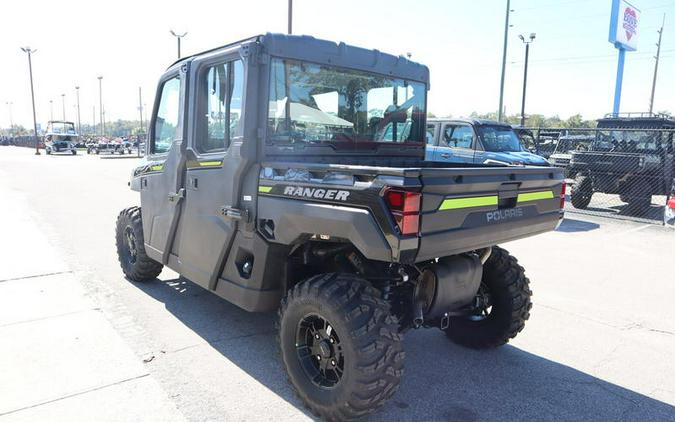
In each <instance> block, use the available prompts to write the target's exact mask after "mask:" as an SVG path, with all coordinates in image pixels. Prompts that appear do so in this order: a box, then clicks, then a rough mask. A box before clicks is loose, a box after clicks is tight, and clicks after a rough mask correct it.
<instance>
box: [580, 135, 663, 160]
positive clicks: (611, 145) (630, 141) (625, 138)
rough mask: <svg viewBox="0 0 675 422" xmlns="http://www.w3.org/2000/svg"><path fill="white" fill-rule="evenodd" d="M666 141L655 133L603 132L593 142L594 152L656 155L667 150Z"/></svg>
mask: <svg viewBox="0 0 675 422" xmlns="http://www.w3.org/2000/svg"><path fill="white" fill-rule="evenodd" d="M662 139H663V140H662ZM666 139H667V138H665V137H664V138H662V136H661V134H660V133H658V132H654V131H643V130H616V131H607V130H601V131H598V134H597V138H596V139H595V141H594V142H593V146H592V150H593V151H611V152H632V153H647V154H655V153H660V152H661V151H662V150H663V149H664V148H665V146H666V143H667V141H666Z"/></svg>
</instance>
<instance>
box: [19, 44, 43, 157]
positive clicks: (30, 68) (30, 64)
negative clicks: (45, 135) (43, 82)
mask: <svg viewBox="0 0 675 422" xmlns="http://www.w3.org/2000/svg"><path fill="white" fill-rule="evenodd" d="M21 50H22V51H23V52H24V53H26V54H28V73H29V75H30V96H31V101H32V104H33V134H34V135H35V155H40V144H39V142H38V135H37V118H36V117H35V91H34V90H33V61H32V60H31V54H33V53H36V52H37V50H32V49H31V48H30V47H21Z"/></svg>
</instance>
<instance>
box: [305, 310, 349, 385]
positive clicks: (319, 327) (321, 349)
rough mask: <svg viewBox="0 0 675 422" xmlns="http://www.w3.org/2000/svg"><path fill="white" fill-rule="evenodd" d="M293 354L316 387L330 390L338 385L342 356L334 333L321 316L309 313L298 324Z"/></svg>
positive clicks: (342, 365)
mask: <svg viewBox="0 0 675 422" xmlns="http://www.w3.org/2000/svg"><path fill="white" fill-rule="evenodd" d="M295 344H296V352H297V356H298V359H299V361H300V364H301V366H302V368H303V370H304V372H305V374H306V375H307V377H308V378H309V379H310V380H311V381H312V383H314V384H315V385H317V386H319V387H322V388H332V387H335V386H336V385H337V383H338V382H340V379H341V378H342V374H343V371H344V356H343V354H342V346H341V344H340V338H339V337H338V334H337V332H336V331H335V329H333V327H332V326H331V325H330V323H329V322H328V321H327V320H326V319H325V318H323V317H322V316H320V315H316V314H310V315H307V316H305V317H304V318H302V319H301V320H300V322H299V323H298V329H297V332H296V342H295Z"/></svg>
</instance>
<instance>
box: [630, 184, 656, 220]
mask: <svg viewBox="0 0 675 422" xmlns="http://www.w3.org/2000/svg"><path fill="white" fill-rule="evenodd" d="M624 199H625V201H624V202H628V210H629V211H630V212H632V213H634V214H644V213H645V212H647V210H649V207H651V205H652V194H651V186H650V185H649V183H647V182H645V181H641V180H634V181H633V182H632V183H631V184H630V187H629V188H628V194H627V195H625V198H624Z"/></svg>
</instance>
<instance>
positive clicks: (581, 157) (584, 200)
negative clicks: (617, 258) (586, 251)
mask: <svg viewBox="0 0 675 422" xmlns="http://www.w3.org/2000/svg"><path fill="white" fill-rule="evenodd" d="M597 129H598V130H597V132H596V134H595V137H594V139H593V141H592V142H591V144H590V147H589V149H588V151H575V152H573V153H572V158H571V160H570V166H569V168H570V172H573V173H574V174H575V183H574V188H573V190H572V205H573V206H574V207H576V208H580V209H584V208H586V207H588V205H589V204H590V201H591V198H592V196H593V193H595V192H602V193H609V194H618V195H620V199H621V201H623V202H626V203H628V206H629V209H630V210H632V211H633V212H635V213H639V214H641V213H644V212H645V211H646V210H647V209H648V208H649V207H650V206H651V204H652V196H653V195H668V194H669V193H670V189H671V181H672V179H673V177H675V166H674V164H673V153H674V145H673V139H674V137H673V135H674V133H675V119H674V118H673V117H671V116H668V115H657V114H651V113H626V114H609V115H607V116H605V118H603V119H599V120H598V126H597Z"/></svg>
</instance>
